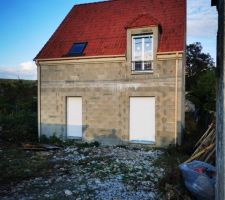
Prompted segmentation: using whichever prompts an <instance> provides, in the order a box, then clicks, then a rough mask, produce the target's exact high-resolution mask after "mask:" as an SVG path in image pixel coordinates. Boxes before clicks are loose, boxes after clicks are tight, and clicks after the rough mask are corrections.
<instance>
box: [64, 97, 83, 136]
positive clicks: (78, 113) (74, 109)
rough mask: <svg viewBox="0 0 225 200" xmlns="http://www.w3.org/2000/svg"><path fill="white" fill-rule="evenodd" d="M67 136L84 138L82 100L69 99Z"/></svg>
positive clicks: (76, 98) (78, 98)
mask: <svg viewBox="0 0 225 200" xmlns="http://www.w3.org/2000/svg"><path fill="white" fill-rule="evenodd" d="M67 136H68V137H79V138H81V137H82V98H81V97H68V98H67Z"/></svg>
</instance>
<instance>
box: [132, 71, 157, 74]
mask: <svg viewBox="0 0 225 200" xmlns="http://www.w3.org/2000/svg"><path fill="white" fill-rule="evenodd" d="M131 74H132V75H140V74H153V70H146V71H131Z"/></svg>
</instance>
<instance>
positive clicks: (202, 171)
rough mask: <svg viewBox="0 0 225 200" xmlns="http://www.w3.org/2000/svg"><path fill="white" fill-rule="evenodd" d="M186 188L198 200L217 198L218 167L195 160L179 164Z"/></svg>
mask: <svg viewBox="0 0 225 200" xmlns="http://www.w3.org/2000/svg"><path fill="white" fill-rule="evenodd" d="M179 169H180V171H181V172H182V176H183V178H184V183H185V186H186V188H187V189H188V190H189V191H190V192H191V193H192V194H193V196H195V197H196V198H197V199H198V200H214V199H215V183H216V168H215V167H214V166H212V165H210V164H208V163H205V162H201V161H197V160H194V161H192V162H190V163H183V164H181V165H179Z"/></svg>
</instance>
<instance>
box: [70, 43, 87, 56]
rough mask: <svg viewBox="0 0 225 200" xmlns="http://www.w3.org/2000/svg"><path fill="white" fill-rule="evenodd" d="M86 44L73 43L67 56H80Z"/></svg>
mask: <svg viewBox="0 0 225 200" xmlns="http://www.w3.org/2000/svg"><path fill="white" fill-rule="evenodd" d="M86 44H87V43H86V42H82V43H74V44H73V45H72V47H71V48H70V50H69V54H71V55H73V54H74V55H81V54H82V53H83V51H84V49H85V47H86Z"/></svg>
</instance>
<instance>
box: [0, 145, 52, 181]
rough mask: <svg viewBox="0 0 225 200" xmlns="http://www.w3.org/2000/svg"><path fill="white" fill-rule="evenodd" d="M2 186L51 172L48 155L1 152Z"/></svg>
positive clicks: (10, 151) (17, 151)
mask: <svg viewBox="0 0 225 200" xmlns="http://www.w3.org/2000/svg"><path fill="white" fill-rule="evenodd" d="M0 160H1V162H0V184H7V183H12V182H17V181H21V180H24V179H28V178H31V177H36V176H42V175H46V174H49V173H50V172H51V167H52V166H51V165H49V163H48V159H47V156H46V155H41V154H38V153H37V152H28V151H23V150H19V149H5V150H2V151H0Z"/></svg>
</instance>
